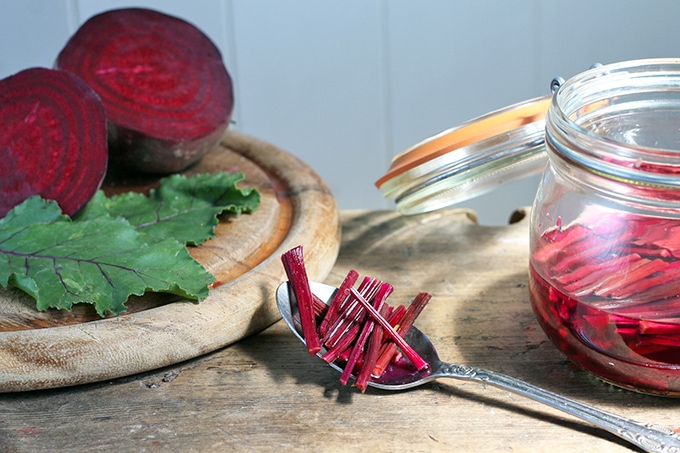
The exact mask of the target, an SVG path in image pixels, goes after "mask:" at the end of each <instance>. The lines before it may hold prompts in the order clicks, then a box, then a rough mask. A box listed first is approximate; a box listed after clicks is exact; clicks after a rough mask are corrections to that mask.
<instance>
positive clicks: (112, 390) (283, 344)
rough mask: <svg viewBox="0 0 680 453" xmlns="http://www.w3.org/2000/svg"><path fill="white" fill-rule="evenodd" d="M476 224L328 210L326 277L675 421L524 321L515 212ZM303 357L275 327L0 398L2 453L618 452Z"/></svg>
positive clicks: (483, 363)
mask: <svg viewBox="0 0 680 453" xmlns="http://www.w3.org/2000/svg"><path fill="white" fill-rule="evenodd" d="M514 217H515V220H516V221H515V222H513V223H511V224H509V225H508V226H502V227H484V226H479V225H477V224H476V223H475V222H474V219H473V218H474V215H473V214H472V213H470V212H468V211H463V210H449V211H440V212H436V213H431V214H426V215H421V216H415V217H401V216H400V215H399V214H397V213H394V212H388V211H382V212H373V211H371V212H368V211H356V212H355V211H352V212H343V213H342V226H343V230H342V243H341V249H340V255H339V258H338V260H337V262H336V264H335V267H334V269H333V271H332V273H331V274H330V275H329V276H328V278H327V279H326V282H327V283H331V284H337V283H339V282H340V280H341V279H342V277H343V276H344V275H345V273H346V272H347V271H348V270H349V269H350V268H354V269H356V270H357V271H359V273H360V274H362V275H371V276H377V277H382V278H383V279H385V280H387V281H389V282H392V283H393V284H394V285H395V287H396V289H395V293H394V294H393V295H392V296H391V297H390V300H391V301H392V302H396V301H398V300H399V299H400V298H401V299H404V300H408V299H409V298H410V297H412V296H413V295H415V293H416V292H418V291H421V290H423V291H428V292H430V293H432V294H433V299H432V301H431V302H430V305H429V306H428V307H427V308H426V309H425V311H424V313H423V314H422V315H421V317H420V318H419V320H418V323H417V325H418V326H419V327H420V328H421V329H422V330H424V331H425V332H427V333H428V334H429V335H430V337H431V338H432V339H433V340H434V342H435V344H436V346H437V347H438V348H439V351H440V355H441V356H442V358H443V359H445V360H448V361H457V362H462V363H467V364H473V365H476V366H480V367H484V368H489V369H492V370H494V371H498V372H502V373H505V374H508V375H511V376H515V377H518V378H521V379H524V380H526V381H529V382H531V383H533V384H536V385H539V386H541V387H544V388H547V389H550V390H553V391H555V392H558V393H561V394H564V395H566V396H569V397H572V398H575V399H578V400H581V401H585V402H588V403H590V404H593V405H596V406H598V407H601V408H604V409H607V410H610V411H612V412H616V413H619V414H622V415H625V416H628V417H632V418H635V419H637V420H640V421H646V422H653V423H658V424H662V425H667V426H671V427H673V428H678V427H680V400H677V399H667V398H660V397H653V396H646V395H641V394H636V393H633V392H629V391H624V390H620V389H617V388H614V387H611V386H609V385H606V384H603V383H601V382H600V381H598V380H597V379H595V378H593V377H591V376H590V375H588V374H587V373H584V372H582V371H579V370H578V369H576V368H575V367H574V366H572V365H570V364H569V363H568V362H567V361H566V360H565V358H564V357H563V356H562V355H561V354H560V353H559V352H558V351H557V350H556V349H555V348H554V347H553V346H552V344H551V343H549V342H548V341H547V339H546V337H545V336H544V334H543V333H542V331H541V330H540V328H539V327H538V325H537V324H536V322H535V320H534V317H533V314H532V312H531V308H530V306H529V299H528V292H527V286H526V283H527V259H528V258H527V257H528V232H527V229H528V219H527V218H521V217H522V213H521V211H520V212H518V213H516V215H515V216H514ZM338 378H339V375H338V374H337V373H336V372H335V371H333V370H332V369H331V368H329V367H326V366H323V365H322V363H321V362H320V361H319V360H318V359H316V358H312V357H309V355H308V354H307V352H306V351H305V349H304V348H303V346H302V344H301V343H299V342H298V340H297V339H295V337H294V336H293V335H292V334H291V333H290V332H289V331H288V328H287V327H286V326H285V325H284V324H283V322H278V323H276V324H274V325H273V326H271V327H269V328H267V329H266V330H264V331H262V332H260V333H258V334H256V335H253V336H250V337H247V338H246V339H244V340H241V341H239V342H237V343H235V344H233V345H231V346H229V347H226V348H224V349H220V350H217V351H216V352H213V353H210V354H207V355H203V356H200V357H198V358H196V359H192V360H189V361H186V362H182V363H179V364H177V365H174V366H170V367H168V368H164V369H159V370H156V371H153V372H149V373H145V374H141V375H135V376H131V377H126V378H120V379H116V380H112V381H106V382H101V383H95V384H87V385H82V386H77V387H67V388H60V389H53V390H39V391H33V392H22V393H6V394H1V395H0V450H2V451H7V452H14V451H17V452H41V451H79V452H84V451H140V452H141V451H145V452H166V451H167V452H170V451H172V452H175V451H184V452H191V451H196V452H202V451H265V450H266V451H276V450H278V451H293V450H294V451H336V450H337V451H340V450H342V451H419V452H427V451H468V452H472V451H506V450H508V451H510V450H511V451H532V452H537V451H539V452H540V451H551V452H552V451H564V450H565V449H567V448H568V449H569V450H570V451H598V452H600V453H602V452H621V451H631V449H630V448H629V447H628V445H627V444H625V443H623V442H622V441H620V440H618V439H617V438H616V437H614V436H612V435H610V434H607V433H605V432H603V431H600V430H598V429H596V428H593V427H590V426H588V425H586V424H585V423H582V422H580V421H577V420H575V419H573V418H571V417H569V416H568V415H564V414H562V413H560V412H558V411H555V410H553V409H550V408H546V407H544V406H542V405H540V404H538V403H534V402H532V401H530V400H526V399H524V398H522V397H519V396H516V395H514V394H511V393H509V392H507V391H502V390H498V389H495V388H485V387H484V386H482V385H480V384H477V383H468V382H459V381H455V380H441V381H438V382H437V383H434V384H429V385H426V386H424V387H421V388H419V389H414V390H410V391H404V392H398V393H388V392H385V391H378V390H375V389H369V390H368V391H367V392H366V393H365V394H361V393H360V392H358V391H357V390H356V389H354V388H352V387H342V386H341V385H340V384H339V382H338Z"/></svg>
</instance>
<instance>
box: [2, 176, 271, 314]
mask: <svg viewBox="0 0 680 453" xmlns="http://www.w3.org/2000/svg"><path fill="white" fill-rule="evenodd" d="M242 179H243V175H242V174H240V173H235V174H230V173H217V174H212V175H211V174H205V175H198V176H194V177H191V178H185V177H184V176H179V175H173V176H170V177H167V178H164V179H162V180H161V181H160V183H159V186H158V188H157V189H156V190H153V191H151V192H150V194H149V195H148V196H146V195H143V194H138V193H126V194H122V195H118V196H115V197H112V198H107V197H106V196H105V195H104V193H103V192H101V191H99V192H98V193H97V194H96V196H95V197H94V198H93V199H92V200H91V201H90V203H89V204H88V205H87V206H86V208H85V209H84V210H82V211H81V212H80V213H79V214H78V215H77V216H76V217H74V218H73V219H71V218H70V217H68V216H65V215H63V214H62V212H61V209H60V208H59V206H58V205H57V204H56V203H55V202H52V201H46V200H44V199H42V198H40V197H31V198H28V199H27V200H26V201H24V202H23V203H22V204H20V205H18V206H16V207H15V208H14V209H12V210H11V211H10V212H9V213H8V214H7V215H6V216H5V217H4V218H2V219H0V286H3V287H7V286H13V287H16V288H19V289H21V290H23V291H25V292H26V293H28V294H29V295H31V296H32V297H33V298H35V300H36V305H37V308H38V309H39V310H47V309H49V308H58V309H66V310H70V309H71V308H72V306H73V305H74V304H77V303H90V304H92V305H94V308H95V310H96V311H97V313H99V315H101V316H105V315H106V314H107V313H112V314H115V315H117V314H120V313H122V312H124V311H125V310H126V309H127V308H126V306H125V302H126V301H127V299H128V298H129V297H130V295H142V294H144V293H145V292H148V291H156V292H167V293H171V294H177V295H179V296H182V297H184V298H186V299H190V300H198V301H200V300H203V299H205V298H206V297H207V296H208V291H209V290H208V285H210V283H212V282H213V281H214V280H215V279H214V277H213V276H212V275H211V274H210V273H208V272H207V271H206V270H205V269H204V268H203V267H202V266H201V265H200V263H198V262H197V261H195V260H194V259H193V258H192V257H191V255H190V254H189V252H188V250H187V248H186V246H187V245H195V244H201V243H202V242H204V241H205V240H206V239H209V238H211V237H213V236H214V228H215V226H216V225H217V223H218V217H217V216H218V215H220V214H222V213H223V212H230V213H233V214H234V215H236V214H242V213H246V212H252V211H253V210H255V209H256V208H257V207H258V206H259V203H260V194H259V192H257V191H256V190H255V189H238V188H236V183H237V182H238V181H240V180H242Z"/></svg>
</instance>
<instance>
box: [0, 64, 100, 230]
mask: <svg viewBox="0 0 680 453" xmlns="http://www.w3.org/2000/svg"><path fill="white" fill-rule="evenodd" d="M107 162H108V151H107V143H106V114H105V111H104V106H103V105H102V103H101V100H100V99H99V97H98V96H97V94H96V93H95V92H94V91H93V90H92V89H91V88H90V87H89V86H88V85H87V84H85V83H84V82H83V81H82V80H80V79H79V78H78V77H76V76H74V75H72V74H69V73H66V72H63V71H56V70H52V69H45V68H30V69H26V70H24V71H21V72H19V73H17V74H15V75H13V76H10V77H7V78H6V79H3V80H0V218H1V217H4V216H5V215H6V214H7V213H8V212H9V211H10V210H11V209H12V208H13V207H14V206H16V205H18V204H20V203H21V202H23V201H24V200H25V199H26V198H28V197H30V196H33V195H40V196H42V197H43V198H45V199H48V200H54V201H56V202H57V203H58V204H59V206H60V207H61V209H62V211H63V212H64V213H65V214H68V215H73V214H74V213H76V212H77V211H79V210H80V209H81V208H82V207H83V206H85V204H87V202H88V201H89V200H90V199H91V198H92V196H93V195H94V193H95V192H96V191H97V189H99V187H100V186H101V183H102V180H103V179H104V175H105V173H106V168H107Z"/></svg>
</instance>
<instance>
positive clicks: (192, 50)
mask: <svg viewBox="0 0 680 453" xmlns="http://www.w3.org/2000/svg"><path fill="white" fill-rule="evenodd" d="M56 67H58V68H60V69H63V70H66V71H69V72H72V73H74V74H76V75H78V76H79V77H81V78H82V79H83V80H85V81H86V82H87V83H88V84H89V85H90V86H91V87H92V88H94V90H95V91H96V92H97V93H98V94H99V96H100V97H101V98H102V101H103V102H104V106H105V107H106V112H107V115H108V118H109V121H110V124H109V152H110V155H111V158H112V160H113V161H114V162H116V163H121V164H123V165H126V166H128V167H131V168H134V169H137V170H141V171H146V172H152V173H170V172H177V171H181V170H183V169H184V168H186V167H188V166H189V165H191V164H193V163H195V162H197V161H198V160H200V158H201V157H202V156H203V155H204V154H205V153H207V152H208V151H210V150H211V149H212V148H214V147H215V146H216V145H217V144H218V143H219V141H220V140H221V139H222V138H223V136H224V133H225V131H226V129H227V127H228V126H229V122H230V119H231V114H232V111H233V106H234V97H233V87H232V81H231V77H230V76H229V73H228V72H227V69H226V67H225V65H224V62H223V61H222V55H221V54H220V51H219V50H218V49H217V47H215V45H214V44H213V43H212V41H211V40H210V39H209V38H208V37H207V36H206V35H205V34H203V32H201V31H200V30H199V29H198V28H196V27H195V26H194V25H192V24H190V23H188V22H186V21H184V20H182V19H179V18H176V17H172V16H168V15H166V14H163V13H159V12H157V11H152V10H148V9H142V8H126V9H118V10H112V11H107V12H105V13H102V14H99V15H96V16H93V17H92V18H90V19H89V20H87V21H86V22H85V23H84V24H83V25H82V26H81V27H80V28H79V29H78V31H76V33H75V34H74V35H73V36H72V37H71V39H70V40H69V41H68V43H67V44H66V46H65V47H64V49H63V50H62V51H61V52H60V54H59V56H58V58H57V61H56Z"/></svg>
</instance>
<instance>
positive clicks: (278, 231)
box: [0, 131, 340, 392]
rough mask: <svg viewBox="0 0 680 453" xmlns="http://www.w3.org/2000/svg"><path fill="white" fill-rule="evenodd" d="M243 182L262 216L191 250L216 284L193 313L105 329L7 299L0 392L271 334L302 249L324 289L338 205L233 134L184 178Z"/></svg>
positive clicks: (132, 313)
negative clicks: (226, 176)
mask: <svg viewBox="0 0 680 453" xmlns="http://www.w3.org/2000/svg"><path fill="white" fill-rule="evenodd" d="M216 171H227V172H242V173H244V175H245V177H246V179H245V180H244V181H242V182H241V183H240V184H239V187H255V188H257V189H258V190H259V191H260V193H261V195H262V201H261V204H260V207H259V208H258V209H257V210H256V211H255V212H253V213H252V214H245V215H240V216H236V217H234V216H228V215H227V216H223V218H221V220H220V224H219V225H218V227H217V229H216V237H215V238H214V239H211V240H209V241H207V242H206V243H205V244H203V245H201V246H199V247H196V248H193V249H191V253H192V256H194V258H196V259H197V260H198V261H199V262H200V263H201V264H202V265H203V266H204V267H205V268H206V269H207V270H208V271H210V272H211V273H212V274H213V275H214V276H215V277H216V279H217V283H216V284H215V285H214V286H213V288H212V289H211V290H210V295H209V296H208V298H207V299H205V300H203V301H201V302H198V303H195V302H190V301H186V300H181V299H178V298H176V297H172V296H168V295H163V294H147V295H145V296H144V297H135V298H131V299H130V300H129V301H128V303H127V305H128V308H129V310H128V312H126V313H124V314H122V315H120V316H117V317H108V318H105V319H102V318H100V317H99V316H98V315H97V314H96V313H95V312H94V310H92V307H91V306H90V305H88V304H85V305H78V306H75V307H74V308H73V310H72V311H70V312H67V311H59V310H51V311H48V312H38V311H37V310H36V308H35V302H34V301H33V299H31V298H30V297H28V296H26V295H25V294H24V293H22V292H20V291H18V290H14V289H2V288H0V392H13V391H24V390H37V389H46V388H54V387H63V386H70V385H76V384H82V383H88V382H96V381H102V380H107V379H113V378H116V377H121V376H128V375H131V374H135V373H140V372H143V371H148V370H152V369H156V368H160V367H163V366H168V365H172V364H175V363H178V362H181V361H183V360H188V359H191V358H194V357H196V356H199V355H201V354H205V353H208V352H211V351H214V350H216V349H219V348H221V347H224V346H227V345H229V344H231V343H233V342H235V341H237V340H239V339H241V338H244V337H246V336H248V335H250V334H252V333H255V332H257V331H259V330H262V329H263V328H265V327H267V326H269V325H271V324H272V323H274V322H276V321H277V320H278V319H279V318H280V315H279V313H278V310H277V309H276V303H275V300H274V293H275V290H276V287H277V285H278V284H279V283H280V282H282V281H284V280H285V279H286V277H285V272H284V270H283V266H282V264H281V260H280V256H281V254H282V253H283V252H285V251H286V250H288V249H290V248H292V247H295V246H297V245H300V244H301V245H302V246H303V249H304V253H305V262H306V264H307V271H308V274H309V277H310V279H312V280H319V281H321V280H323V279H324V278H325V277H326V275H327V274H328V273H329V272H330V270H331V268H332V267H333V264H334V262H335V260H336V258H337V254H338V249H339V247H340V218H339V212H338V209H337V205H336V202H335V199H334V198H333V196H332V194H331V193H330V190H329V189H328V187H327V186H326V184H325V183H324V182H323V181H322V180H321V178H320V177H319V176H318V175H317V174H316V173H315V172H314V171H313V170H312V169H310V168H309V167H308V166H307V165H305V164H304V163H303V162H301V161H300V160H299V159H297V158H296V157H294V156H292V155H290V154H288V153H286V152H284V151H282V150H280V149H278V148H277V147H275V146H273V145H271V144H268V143H265V142H263V141H260V140H257V139H255V138H252V137H249V136H246V135H244V134H240V133H237V132H233V131H230V132H228V134H227V136H226V138H225V140H224V141H223V142H222V144H221V146H219V147H218V148H216V149H215V150H214V151H212V152H211V153H210V154H209V155H207V156H206V157H205V158H204V159H203V160H202V161H201V162H200V163H199V164H198V165H196V166H194V167H192V168H191V169H189V170H188V171H186V172H185V174H187V176H189V175H192V174H198V173H208V172H216ZM156 181H157V178H155V177H149V176H147V177H139V176H138V177H135V178H132V177H126V178H120V177H118V178H114V179H110V180H107V181H106V182H105V185H104V190H105V191H106V192H107V194H109V195H111V194H114V193H119V192H123V191H129V190H136V191H146V190H148V189H150V188H151V187H153V185H154V184H155V182H156Z"/></svg>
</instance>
